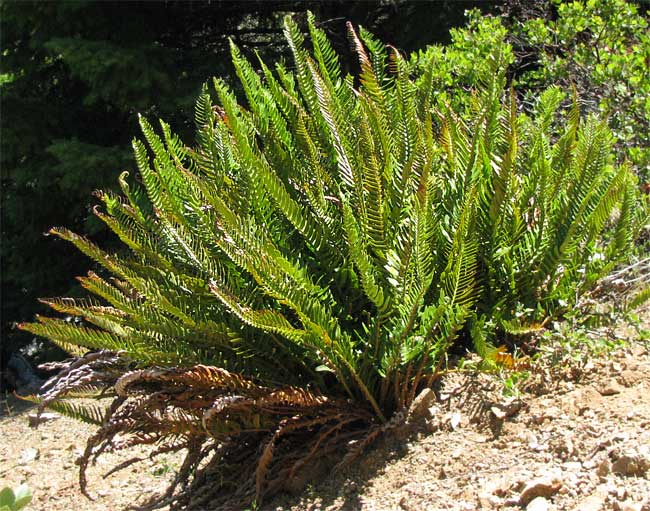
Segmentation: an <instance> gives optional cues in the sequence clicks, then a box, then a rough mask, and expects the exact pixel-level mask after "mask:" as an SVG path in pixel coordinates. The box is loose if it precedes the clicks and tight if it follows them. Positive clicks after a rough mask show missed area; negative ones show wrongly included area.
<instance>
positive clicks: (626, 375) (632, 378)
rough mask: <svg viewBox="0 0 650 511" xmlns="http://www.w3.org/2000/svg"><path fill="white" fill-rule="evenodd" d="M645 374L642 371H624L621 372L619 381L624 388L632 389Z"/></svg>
mask: <svg viewBox="0 0 650 511" xmlns="http://www.w3.org/2000/svg"><path fill="white" fill-rule="evenodd" d="M644 378H645V374H644V373H643V372H642V371H634V370H632V369H626V370H624V371H623V372H621V381H622V382H623V385H625V386H626V387H632V386H633V385H636V384H637V383H639V382H640V381H643V379H644Z"/></svg>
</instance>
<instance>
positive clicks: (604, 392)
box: [598, 378, 623, 396]
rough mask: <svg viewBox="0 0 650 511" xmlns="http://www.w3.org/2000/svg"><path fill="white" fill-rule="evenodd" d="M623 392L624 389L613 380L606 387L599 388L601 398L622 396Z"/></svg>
mask: <svg viewBox="0 0 650 511" xmlns="http://www.w3.org/2000/svg"><path fill="white" fill-rule="evenodd" d="M622 391H623V387H622V386H621V385H620V384H619V383H618V382H617V381H616V380H615V379H614V378H612V379H611V380H609V381H608V382H607V383H606V384H605V385H603V386H601V387H599V388H598V392H600V395H601V396H613V395H615V394H620V393H621V392H622Z"/></svg>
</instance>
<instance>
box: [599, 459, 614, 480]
mask: <svg viewBox="0 0 650 511" xmlns="http://www.w3.org/2000/svg"><path fill="white" fill-rule="evenodd" d="M611 472H612V462H611V461H609V460H608V459H607V458H605V459H604V460H603V461H602V462H601V463H600V465H598V471H597V473H598V475H599V476H600V477H607V476H608V475H609V474H610V473H611Z"/></svg>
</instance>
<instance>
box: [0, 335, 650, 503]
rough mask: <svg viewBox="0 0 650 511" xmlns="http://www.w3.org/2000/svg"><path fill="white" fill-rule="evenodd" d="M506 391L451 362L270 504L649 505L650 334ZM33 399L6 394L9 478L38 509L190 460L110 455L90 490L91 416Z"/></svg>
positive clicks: (158, 485)
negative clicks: (406, 419) (39, 406)
mask: <svg viewBox="0 0 650 511" xmlns="http://www.w3.org/2000/svg"><path fill="white" fill-rule="evenodd" d="M503 390H504V386H503V376H502V377H498V376H496V375H487V374H469V375H468V374H461V373H455V374H450V375H449V376H448V377H447V378H446V380H445V381H444V384H443V385H442V387H441V388H440V389H437V391H436V393H435V394H434V393H431V394H430V395H429V396H426V395H425V396H422V398H423V401H422V403H421V406H420V408H419V409H418V410H417V411H415V412H414V417H413V419H412V420H411V421H410V423H409V425H407V426H404V427H400V428H397V429H395V430H393V431H392V432H391V434H389V435H386V436H385V437H384V438H383V439H382V440H380V441H378V442H376V443H375V444H374V445H373V446H372V447H371V448H370V449H368V452H367V454H366V455H364V456H363V457H362V458H360V459H359V460H358V461H357V462H356V463H355V464H353V465H352V466H350V467H349V468H348V469H346V470H344V471H341V472H338V473H332V474H331V475H330V476H329V477H327V478H323V480H322V481H320V482H318V483H316V484H314V485H311V486H309V487H308V488H307V489H306V490H305V491H304V492H303V493H302V494H301V495H298V496H290V495H287V496H281V497H279V498H276V499H275V500H274V501H273V502H270V503H267V504H266V505H265V506H264V507H263V508H264V509H265V510H292V511H298V510H366V511H370V510H393V509H394V510H404V511H415V510H447V509H449V510H454V511H462V510H474V509H513V510H514V509H526V510H528V511H544V510H580V511H599V510H614V511H650V350H649V349H648V343H647V341H645V344H644V343H642V342H633V343H631V344H630V345H629V346H628V347H627V348H624V349H620V350H618V351H616V352H614V353H612V354H610V355H608V356H607V357H605V358H600V357H596V358H591V359H588V360H583V361H582V362H581V363H579V364H577V365H576V364H572V365H571V364H569V365H566V366H561V367H560V368H559V369H553V370H548V369H545V370H539V371H537V372H535V371H533V376H532V377H531V378H530V379H529V380H528V381H527V382H525V383H520V384H519V386H518V389H515V390H516V391H515V392H514V395H511V396H510V397H504V393H503ZM427 399H429V400H428V401H427ZM22 406H23V405H21V403H20V402H17V401H16V400H15V399H13V398H9V399H8V400H6V401H4V402H2V403H0V407H1V408H2V410H1V414H2V415H1V416H0V486H5V485H17V484H19V483H21V482H26V483H28V484H29V486H30V487H31V488H32V490H33V492H34V500H33V503H32V505H31V507H30V508H29V509H32V510H38V511H46V510H47V511H63V510H69V509H70V508H77V509H83V510H88V511H96V510H116V511H119V510H121V509H124V508H125V507H126V506H128V505H132V504H135V503H137V502H138V501H141V500H142V499H145V498H146V497H147V496H150V495H151V494H152V493H155V492H160V491H162V490H163V489H164V488H165V486H166V484H167V482H168V481H169V480H170V479H171V477H172V476H173V472H174V469H175V468H176V467H178V466H179V458H178V457H173V456H169V457H167V458H164V457H163V458H158V459H156V460H148V459H145V461H144V462H143V463H140V464H138V465H135V466H132V467H130V468H128V469H126V470H125V471H122V472H118V473H117V474H114V475H112V476H110V477H108V478H104V477H103V476H102V474H104V473H105V472H107V471H108V470H110V468H112V467H113V466H114V465H115V464H116V463H118V462H119V461H122V460H124V459H126V458H118V457H117V456H115V455H113V454H109V455H106V456H104V457H103V458H100V460H99V462H98V464H97V465H96V466H95V467H92V468H91V469H90V474H89V481H90V484H89V490H90V492H91V494H93V495H94V496H95V500H94V501H89V500H87V499H86V498H85V497H84V496H82V495H81V494H80V492H79V490H78V484H77V472H78V466H77V465H76V460H77V458H78V456H79V455H80V454H81V451H82V449H83V447H84V445H85V441H86V439H87V437H88V436H89V435H90V434H92V428H91V427H88V426H85V425H83V424H81V423H78V422H75V421H73V420H70V419H67V418H64V417H56V418H53V419H52V420H50V421H48V422H47V423H46V424H43V425H41V426H39V428H38V429H33V428H30V427H29V424H28V417H29V415H30V413H33V409H24V407H23V408H22V409H21V407H22ZM131 454H133V453H131ZM141 454H142V456H143V457H145V458H146V453H144V452H142V453H141Z"/></svg>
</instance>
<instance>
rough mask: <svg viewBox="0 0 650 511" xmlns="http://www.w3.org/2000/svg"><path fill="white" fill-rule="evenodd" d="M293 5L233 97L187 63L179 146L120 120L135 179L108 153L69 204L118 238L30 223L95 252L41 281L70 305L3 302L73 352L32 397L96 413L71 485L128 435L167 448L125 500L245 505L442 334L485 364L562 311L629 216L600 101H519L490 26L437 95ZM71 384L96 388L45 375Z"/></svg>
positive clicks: (361, 439)
mask: <svg viewBox="0 0 650 511" xmlns="http://www.w3.org/2000/svg"><path fill="white" fill-rule="evenodd" d="M308 25H309V32H310V35H311V42H312V47H313V51H311V52H310V51H308V50H307V49H306V48H305V41H304V38H303V34H302V33H301V32H300V30H298V27H297V25H296V24H295V23H294V22H293V21H292V20H291V19H290V18H287V19H286V22H285V34H286V37H287V40H288V43H289V46H290V48H291V50H292V53H293V57H294V66H293V70H289V69H287V68H286V67H285V66H283V65H281V64H278V65H277V66H276V67H275V69H273V70H272V69H270V68H269V67H267V66H266V65H265V64H264V63H263V62H261V63H260V66H261V70H260V72H256V71H255V69H254V67H253V65H252V64H251V63H250V62H249V61H248V60H247V59H246V58H245V57H244V56H243V55H242V54H241V52H240V51H239V49H238V48H237V47H235V46H234V45H233V47H232V56H233V62H234V65H235V69H236V71H237V74H238V76H239V78H240V81H241V85H242V89H243V92H244V94H245V95H246V99H247V106H246V107H244V106H241V105H240V103H239V102H238V100H237V97H236V95H235V94H234V93H233V92H232V91H231V90H230V89H229V88H228V87H227V85H226V84H225V83H224V82H223V81H219V80H216V81H215V83H214V95H215V96H216V98H217V99H218V105H215V104H213V96H212V95H210V93H209V92H208V89H207V87H206V88H205V90H204V91H203V93H202V94H201V96H200V98H199V101H198V103H197V111H196V121H197V143H196V146H195V147H188V146H186V145H185V144H184V143H183V142H181V141H180V140H179V139H178V137H176V136H175V135H173V133H172V132H171V129H170V127H169V126H168V125H167V124H165V123H164V122H161V124H160V126H161V134H159V133H157V132H156V131H155V130H154V128H153V127H152V126H151V125H150V124H149V123H148V122H147V121H146V120H145V119H141V126H142V130H143V133H144V137H145V138H146V141H147V143H148V147H147V146H145V145H144V144H143V143H141V142H140V141H137V140H136V141H134V143H133V147H134V151H135V156H136V161H137V164H138V168H139V171H140V177H141V183H138V182H136V181H133V180H129V177H128V174H127V173H124V174H122V175H121V176H120V186H121V188H122V192H123V193H122V195H121V196H116V195H114V194H111V193H102V192H98V193H97V196H98V197H99V199H100V200H101V201H102V203H103V209H100V208H97V209H96V211H95V214H96V215H97V216H98V217H99V218H100V219H101V220H102V221H104V222H105V223H106V224H107V225H108V226H109V227H110V228H111V229H112V230H113V231H114V232H115V233H116V234H117V235H118V236H119V237H120V239H121V240H122V241H123V242H124V244H125V245H126V246H127V247H128V249H129V253H128V254H124V253H122V254H109V253H107V252H105V251H103V250H102V249H101V248H99V247H97V246H96V245H95V244H93V243H92V242H91V241H90V240H88V239H86V238H84V237H82V236H79V235H77V234H75V233H72V232H70V231H68V230H66V229H62V228H57V229H53V230H52V233H53V234H55V235H57V236H59V237H61V238H63V239H65V240H68V241H70V242H71V243H73V244H75V245H76V246H77V247H78V248H79V249H80V250H81V251H82V252H84V253H85V254H86V255H88V256H89V257H90V258H92V259H93V260H94V261H95V262H96V263H97V264H98V265H99V266H100V267H101V270H98V271H97V272H91V273H89V274H88V275H87V276H85V277H82V278H80V281H81V283H82V285H83V286H84V287H85V288H86V289H87V290H88V291H89V292H90V293H92V294H93V295H95V297H96V298H94V299H86V300H73V299H65V298H59V299H50V300H45V303H47V304H48V305H50V306H51V307H52V308H53V309H54V310H55V311H57V312H60V313H62V314H65V315H68V316H74V317H77V318H79V321H78V322H69V321H66V320H64V319H58V318H45V317H38V318H37V321H36V322H34V323H29V324H23V325H21V327H22V328H23V329H25V330H27V331H30V332H32V333H34V334H36V335H41V336H44V337H47V338H49V339H51V340H52V341H54V342H55V343H57V344H58V345H59V346H61V347H63V348H64V349H66V350H67V351H69V352H70V353H71V354H73V355H76V356H78V357H81V358H79V359H77V360H75V361H72V362H70V363H68V364H66V365H62V366H61V367H60V369H62V372H61V373H60V375H59V376H58V377H57V378H55V379H54V380H53V381H52V382H51V383H50V384H49V386H48V387H47V390H46V393H45V394H44V395H43V396H41V398H39V399H41V400H42V405H46V406H50V407H56V406H58V407H59V408H60V409H62V410H64V411H67V412H69V413H70V414H72V415H76V416H78V417H79V418H82V419H83V418H85V419H86V420H89V421H91V422H95V423H96V424H98V425H99V431H98V433H97V434H96V435H95V436H94V437H93V438H92V439H91V440H90V442H89V444H88V448H87V449H86V452H85V455H84V462H83V463H82V468H81V470H82V472H81V474H82V476H81V482H82V486H83V485H85V479H84V475H83V474H84V470H85V467H86V466H87V463H88V462H89V461H91V460H92V459H95V458H96V457H97V456H99V455H101V453H103V452H106V451H107V450H116V449H128V448H129V447H131V446H133V445H138V444H146V445H151V446H152V447H153V448H155V449H157V450H158V451H161V452H166V451H176V450H181V449H186V450H187V455H186V459H185V463H184V464H183V466H182V468H181V469H180V471H179V474H178V476H177V478H176V480H175V483H174V485H172V487H171V488H170V490H169V491H168V493H167V494H166V495H164V496H162V497H161V498H160V499H158V500H157V501H156V502H152V503H151V506H156V505H162V504H163V503H167V502H170V503H172V504H174V506H175V507H177V508H191V507H195V508H202V507H206V508H211V507H212V508H217V509H218V508H219V507H222V508H225V509H228V508H233V507H235V508H236V507H238V504H239V503H241V502H244V501H248V503H250V502H252V501H253V500H255V501H257V502H258V503H259V502H260V500H261V499H262V498H263V497H264V496H265V495H267V496H268V495H270V494H272V493H274V492H276V491H279V490H281V489H282V488H284V487H286V485H287V484H290V482H291V480H292V479H294V477H296V476H297V475H298V474H299V473H300V472H301V471H303V470H304V469H306V467H307V465H308V464H309V463H311V462H317V460H318V458H319V457H320V456H321V455H322V453H325V452H330V451H332V452H334V451H339V450H343V451H345V450H346V449H347V448H348V447H349V445H350V443H351V442H353V441H358V442H357V443H356V444H354V445H355V447H353V448H352V450H351V451H350V456H352V455H354V454H355V453H356V452H358V451H359V449H361V448H363V447H364V446H365V445H367V443H368V442H370V441H371V440H372V439H373V438H375V437H376V436H377V435H378V434H380V433H381V432H382V431H384V430H385V429H387V428H388V427H390V424H392V421H394V418H395V417H400V416H402V417H403V416H404V411H405V410H408V408H409V406H410V405H411V403H412V402H413V400H414V399H415V396H416V395H417V394H418V392H419V391H420V390H422V389H423V388H425V387H427V386H430V385H431V384H432V382H433V381H435V380H436V378H438V376H439V374H440V369H441V366H442V365H443V364H444V363H445V361H446V356H447V353H448V352H449V349H450V348H452V347H454V346H459V345H462V346H471V347H472V348H473V349H474V350H475V351H476V352H478V353H479V355H480V356H481V357H483V359H484V360H485V363H486V365H489V363H490V360H494V359H495V357H498V356H499V353H500V352H499V351H498V350H497V349H496V348H495V346H496V345H497V341H502V340H503V337H505V336H506V335H514V336H516V338H521V337H522V336H525V335H526V334H527V333H529V332H531V331H534V330H536V329H540V328H542V326H543V325H544V324H545V322H547V321H548V320H549V319H550V318H553V317H560V316H562V314H563V313H564V312H565V311H567V310H570V309H571V308H572V307H573V306H574V305H575V303H576V302H577V300H578V299H579V297H580V296H581V295H582V294H584V293H585V292H586V291H588V290H589V289H591V288H593V286H594V285H595V284H596V283H597V282H598V281H599V279H601V278H602V277H603V276H605V275H607V274H608V273H609V272H611V270H612V269H613V268H614V267H615V266H616V265H617V264H619V263H620V262H621V261H623V260H625V258H626V254H627V252H628V250H629V247H630V246H631V244H632V243H633V240H634V238H635V237H636V236H637V234H638V232H639V230H640V228H641V226H642V225H643V222H644V218H645V216H644V215H646V216H647V210H645V209H644V208H643V206H642V203H641V199H640V197H639V193H638V187H637V185H636V182H635V177H634V175H633V173H632V172H630V170H629V169H628V168H627V166H625V165H622V166H617V165H616V163H615V161H614V159H613V156H612V154H613V153H612V150H611V147H612V142H613V139H612V136H611V133H610V132H609V130H608V128H607V126H606V124H605V123H603V122H602V121H600V120H598V119H597V118H596V117H593V116H591V117H588V118H587V119H584V120H583V119H581V117H580V110H579V104H578V102H577V99H575V98H574V102H573V107H572V108H571V109H570V110H569V111H568V113H565V112H563V111H562V110H561V108H560V107H561V105H562V103H563V99H564V96H565V95H564V94H563V93H562V92H561V91H560V90H559V89H557V88H553V87H552V88H550V89H548V90H547V91H545V92H543V93H542V94H541V95H540V97H539V100H538V102H537V105H536V106H535V108H534V109H533V111H531V112H529V113H528V114H524V113H521V112H520V111H519V109H518V105H517V101H516V98H515V97H514V93H510V94H508V92H507V87H506V85H507V83H506V78H505V77H506V69H505V65H504V57H503V55H504V51H503V48H501V49H500V50H499V49H498V51H495V53H494V55H492V56H490V57H489V58H487V59H486V62H485V63H483V64H484V65H481V66H479V68H480V69H482V70H483V71H482V73H483V74H484V76H483V80H482V85H481V86H480V87H477V88H476V89H475V90H473V92H471V93H468V92H466V91H464V90H462V89H460V88H459V90H458V91H455V92H453V91H452V92H453V94H456V95H457V97H454V98H450V97H449V93H450V91H446V93H445V94H441V90H440V88H439V84H437V82H436V81H435V80H434V73H433V70H434V68H435V66H436V62H435V59H433V58H432V59H431V60H430V61H426V62H424V61H422V59H420V60H419V61H418V70H414V69H413V67H412V65H411V64H409V62H408V61H407V60H406V59H404V57H403V56H402V55H401V54H400V53H399V52H398V51H397V50H395V49H394V48H391V47H388V46H385V45H383V44H382V43H381V42H379V41H377V40H376V39H375V38H373V36H372V35H371V34H368V33H367V32H365V31H364V30H360V31H359V34H357V32H356V31H355V30H354V29H353V28H352V27H351V26H349V37H350V41H351V43H352V47H353V48H354V51H355V52H356V54H357V56H358V61H359V67H360V74H359V77H358V78H359V80H358V85H357V84H356V83H355V80H354V79H353V78H352V77H351V76H350V75H348V76H343V74H342V72H341V68H340V65H339V63H338V57H337V55H336V54H335V53H334V51H333V50H332V48H331V46H330V44H329V42H328V41H327V38H326V37H325V35H324V33H323V32H322V30H320V29H319V28H318V27H317V26H316V22H315V20H314V19H313V18H312V17H309V19H308ZM497 47H498V45H497ZM450 99H451V101H449V100H450ZM450 105H455V106H454V107H452V106H450ZM89 352H90V353H89ZM84 395H85V396H88V395H92V396H95V397H102V398H111V399H112V400H113V401H112V403H111V404H110V405H109V406H108V407H107V408H106V409H95V408H88V407H80V406H77V405H75V404H74V403H70V402H69V401H66V400H65V399H64V398H68V397H70V398H77V397H80V396H84ZM62 399H63V401H62ZM154 446H155V447H154ZM178 486H180V487H181V489H180V490H177V487H178ZM233 503H235V504H233Z"/></svg>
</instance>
